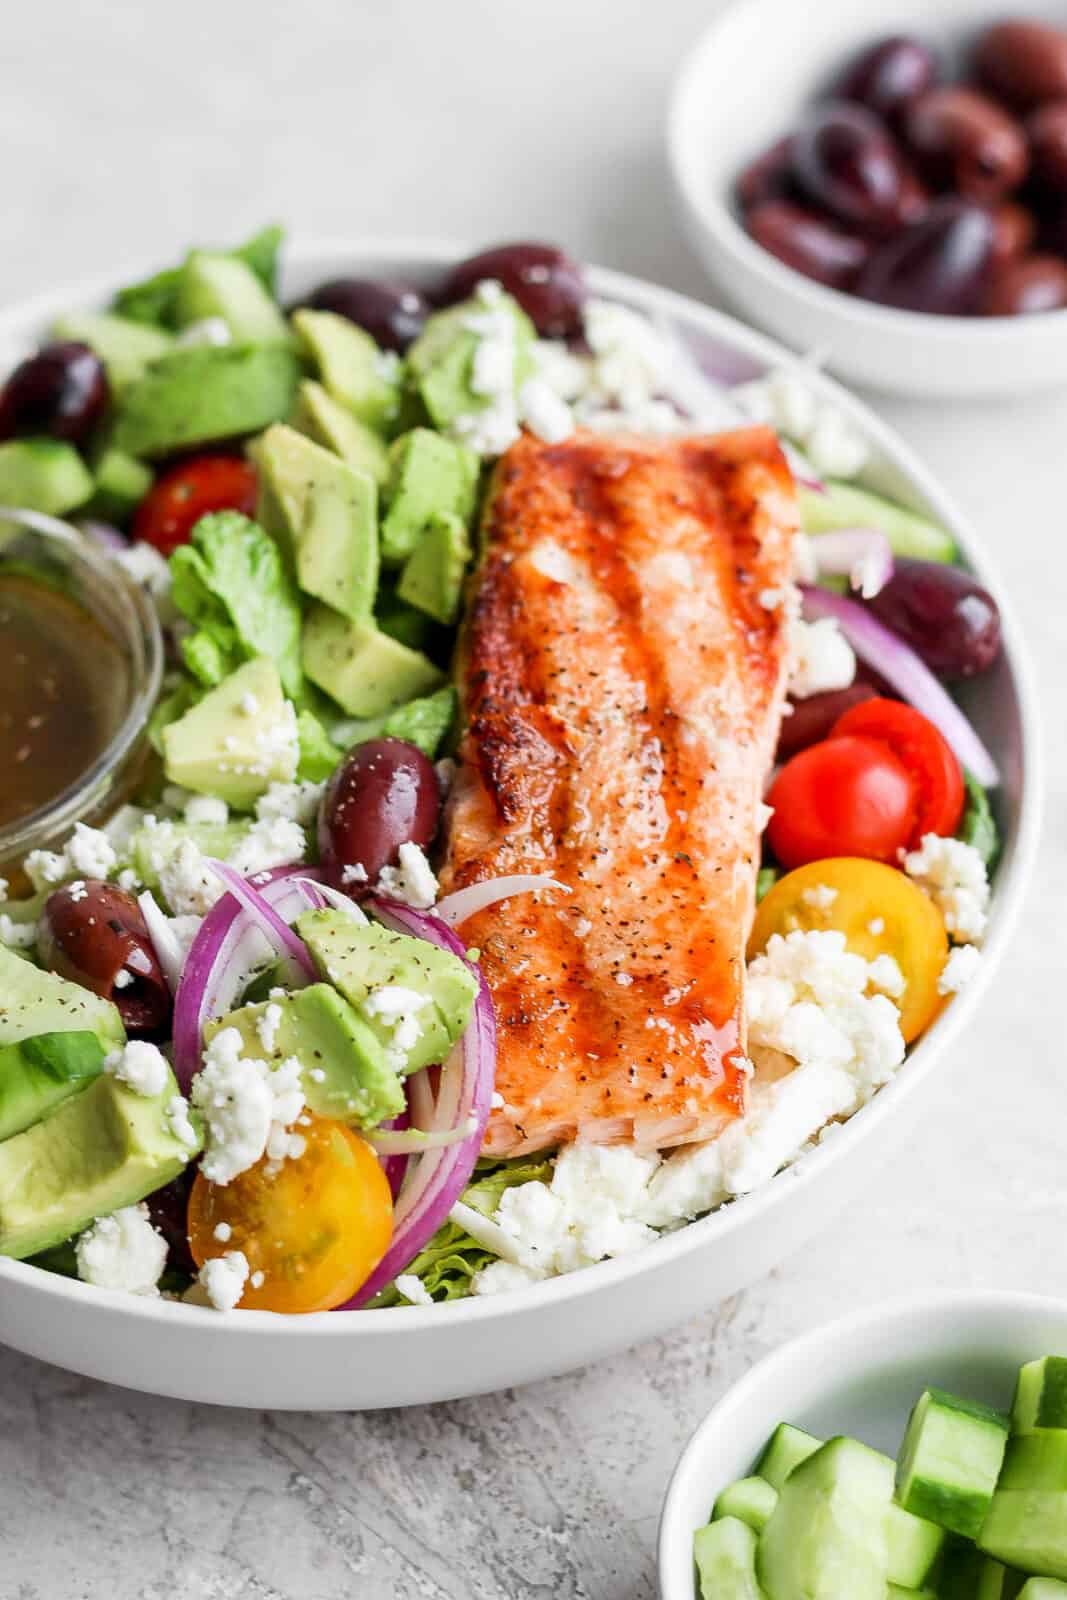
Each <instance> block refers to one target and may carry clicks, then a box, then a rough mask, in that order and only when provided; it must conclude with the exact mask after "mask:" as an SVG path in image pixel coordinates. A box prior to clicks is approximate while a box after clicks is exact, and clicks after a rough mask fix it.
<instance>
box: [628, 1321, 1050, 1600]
mask: <svg viewBox="0 0 1067 1600" xmlns="http://www.w3.org/2000/svg"><path fill="white" fill-rule="evenodd" d="M1048 1355H1067V1302H1065V1301H1062V1300H1050V1299H1046V1298H1044V1297H1043V1296H1040V1295H1031V1294H996V1293H990V1294H976V1293H973V1292H971V1291H968V1292H966V1293H961V1294H949V1295H922V1296H917V1297H916V1298H914V1299H911V1300H900V1301H894V1302H892V1303H891V1304H889V1305H885V1306H878V1307H876V1308H875V1309H874V1310H871V1311H863V1312H861V1313H860V1314H859V1315H858V1316H854V1317H846V1318H845V1319H844V1320H843V1321H841V1322H832V1323H830V1324H829V1326H827V1327H822V1328H816V1329H815V1330H814V1332H812V1333H809V1334H806V1335H805V1336H804V1337H803V1338H802V1339H795V1340H793V1341H792V1343H790V1344H787V1345H783V1347H782V1348H781V1349H780V1350H776V1351H775V1352H774V1354H773V1355H771V1356H768V1357H767V1358H766V1360H764V1361H761V1362H760V1363H759V1365H758V1366H755V1367H753V1368H752V1371H751V1372H749V1373H747V1374H746V1375H745V1377H743V1378H742V1379H741V1381H740V1382H739V1383H736V1384H734V1386H733V1388H732V1389H730V1390H728V1391H727V1393H726V1394H725V1395H724V1396H723V1398H722V1399H721V1400H720V1401H719V1403H718V1405H716V1406H714V1407H713V1408H712V1410H711V1411H709V1413H708V1415H707V1416H706V1417H705V1418H704V1421H703V1422H702V1423H701V1424H700V1426H699V1428H697V1430H696V1432H695V1433H694V1434H693V1436H692V1438H691V1439H690V1441H689V1443H688V1444H687V1445H686V1447H685V1450H684V1451H683V1453H682V1456H681V1459H680V1460H679V1462H678V1465H677V1467H676V1468H675V1471H674V1476H673V1477H672V1478H671V1482H670V1487H669V1489H668V1491H667V1498H666V1500H665V1502H664V1506H663V1516H662V1518H661V1521H660V1530H659V1579H660V1597H661V1600H697V1597H698V1585H697V1582H696V1577H695V1573H694V1568H693V1534H694V1533H695V1532H696V1530H697V1529H698V1528H700V1527H703V1525H704V1524H705V1523H706V1522H707V1520H708V1518H709V1517H710V1515H711V1508H712V1505H713V1503H714V1501H715V1497H716V1495H718V1493H719V1492H720V1490H722V1489H724V1488H725V1487H726V1485H727V1484H728V1483H732V1482H733V1481H734V1480H735V1479H736V1478H742V1477H744V1476H745V1475H746V1474H747V1473H749V1472H751V1470H752V1467H753V1465H754V1463H755V1461H756V1459H757V1457H758V1456H759V1454H760V1451H761V1450H762V1449H763V1446H764V1445H765V1444H766V1443H767V1440H768V1439H769V1438H770V1436H771V1434H772V1433H773V1432H774V1429H775V1427H776V1426H777V1424H778V1423H779V1422H792V1423H794V1424H795V1425H796V1426H797V1427H800V1428H806V1429H807V1430H808V1431H809V1432H810V1433H814V1434H816V1435H817V1436H818V1437H820V1438H830V1437H832V1436H833V1435H835V1434H841V1433H844V1434H849V1435H851V1436H852V1437H854V1438H857V1439H862V1440H863V1441H864V1443H865V1444H870V1445H874V1446H875V1448H876V1449H879V1450H884V1451H885V1452H886V1454H887V1455H891V1456H894V1457H895V1456H896V1453H897V1451H898V1449H899V1448H900V1442H901V1440H902V1438H903V1437H904V1428H905V1425H906V1423H907V1420H908V1413H909V1412H910V1410H911V1408H912V1406H913V1405H914V1404H915V1401H916V1400H917V1399H918V1397H919V1395H920V1394H921V1393H922V1391H923V1389H925V1388H927V1387H928V1386H929V1385H931V1384H932V1385H934V1386H935V1387H936V1388H939V1389H946V1390H947V1391H948V1392H949V1393H950V1394H958V1395H962V1396H964V1397H966V1398H969V1399H972V1400H981V1401H984V1402H985V1403H986V1404H987V1405H993V1406H997V1407H998V1408H1000V1409H1001V1410H1009V1409H1010V1408H1011V1402H1012V1396H1013V1394H1014V1390H1015V1379H1016V1377H1017V1375H1018V1371H1019V1368H1020V1367H1021V1366H1022V1365H1023V1363H1024V1362H1027V1361H1033V1360H1036V1359H1037V1358H1038V1357H1040V1356H1048Z"/></svg>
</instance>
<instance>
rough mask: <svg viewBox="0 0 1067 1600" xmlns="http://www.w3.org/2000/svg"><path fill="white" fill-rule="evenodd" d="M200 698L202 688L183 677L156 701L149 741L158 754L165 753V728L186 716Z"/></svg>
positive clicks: (150, 724) (150, 722) (149, 721)
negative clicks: (163, 735) (163, 737)
mask: <svg viewBox="0 0 1067 1600" xmlns="http://www.w3.org/2000/svg"><path fill="white" fill-rule="evenodd" d="M199 699H200V690H199V688H198V687H197V685H196V684H195V683H190V682H189V680H188V678H183V679H182V680H181V682H180V683H179V684H177V686H176V687H175V688H173V689H171V690H170V691H169V693H165V694H164V695H163V696H162V698H161V699H159V700H157V701H156V704H155V708H154V710H153V712H152V715H151V716H150V717H149V719H148V742H149V744H150V745H151V746H152V749H153V750H155V752H156V753H157V755H162V754H163V739H162V734H163V729H164V728H168V727H169V726H170V724H171V723H172V722H177V720H178V718H179V717H184V715H185V713H186V712H187V711H188V710H189V707H190V706H192V705H195V704H196V702H197V700H199Z"/></svg>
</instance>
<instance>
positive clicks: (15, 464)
mask: <svg viewBox="0 0 1067 1600" xmlns="http://www.w3.org/2000/svg"><path fill="white" fill-rule="evenodd" d="M92 492H93V480H92V475H91V473H90V472H89V468H88V467H87V466H86V465H85V462H84V461H83V460H82V458H81V456H80V455H79V454H78V452H77V450H75V448H74V446H73V445H72V444H64V443H63V442H62V440H60V439H45V438H40V439H36V438H33V439H8V440H6V441H5V443H3V444H0V505H3V506H17V507H19V508H20V509H22V510H26V511H45V512H48V513H49V515H51V516H54V517H56V516H61V515H62V513H63V512H64V511H74V510H76V508H77V507H78V506H83V505H84V504H85V502H86V501H87V500H88V499H89V496H90V495H91V494H92Z"/></svg>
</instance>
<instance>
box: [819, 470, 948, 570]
mask: <svg viewBox="0 0 1067 1600" xmlns="http://www.w3.org/2000/svg"><path fill="white" fill-rule="evenodd" d="M797 499H798V501H799V504H800V526H801V527H802V528H803V529H804V532H805V533H814V534H819V533H833V532H835V531H836V530H838V529H840V528H878V529H879V530H880V531H881V532H882V533H884V534H885V536H886V538H887V539H888V540H889V543H890V545H891V546H892V548H893V554H894V555H896V556H913V557H916V558H917V559H918V560H920V561H954V560H955V559H956V544H955V540H954V539H953V537H952V535H951V534H950V533H949V532H948V530H947V529H946V528H942V527H941V526H940V525H939V524H938V523H936V522H931V521H930V519H929V518H928V517H921V516H919V515H918V513H917V512H915V511H907V510H905V508H904V507H903V506H898V505H895V504H894V503H893V502H892V501H891V500H884V499H883V498H882V496H881V495H878V494H872V493H871V491H870V490H869V489H860V488H859V487H858V486H857V485H856V484H854V483H839V482H834V481H833V480H830V481H828V482H827V484H826V485H825V488H823V489H821V490H819V489H809V488H806V487H805V486H804V485H803V484H801V485H800V486H799V487H798V490H797Z"/></svg>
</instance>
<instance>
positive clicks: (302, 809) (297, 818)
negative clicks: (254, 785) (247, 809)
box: [256, 782, 326, 828]
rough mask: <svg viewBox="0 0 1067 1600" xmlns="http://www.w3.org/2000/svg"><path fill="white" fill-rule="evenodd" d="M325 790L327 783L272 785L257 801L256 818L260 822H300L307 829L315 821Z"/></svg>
mask: <svg viewBox="0 0 1067 1600" xmlns="http://www.w3.org/2000/svg"><path fill="white" fill-rule="evenodd" d="M325 790H326V785H325V783H308V782H304V783H272V784H271V786H270V788H269V789H268V790H267V792H266V794H261V795H260V797H259V799H258V800H257V801H256V818H257V820H258V821H260V822H271V821H279V820H281V821H286V822H298V823H299V824H300V826H301V827H302V828H306V827H307V826H308V824H309V823H310V822H313V821H314V820H315V815H316V813H317V811H318V809H319V801H320V800H321V799H322V796H323V794H324V793H325Z"/></svg>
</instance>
